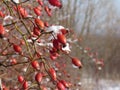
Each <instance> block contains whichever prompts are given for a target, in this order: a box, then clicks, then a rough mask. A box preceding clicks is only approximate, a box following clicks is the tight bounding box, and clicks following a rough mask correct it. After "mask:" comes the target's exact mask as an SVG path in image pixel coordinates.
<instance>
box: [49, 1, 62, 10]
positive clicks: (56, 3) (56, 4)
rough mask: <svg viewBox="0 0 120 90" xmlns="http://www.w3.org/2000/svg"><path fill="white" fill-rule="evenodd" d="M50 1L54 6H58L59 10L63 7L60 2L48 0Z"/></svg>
mask: <svg viewBox="0 0 120 90" xmlns="http://www.w3.org/2000/svg"><path fill="white" fill-rule="evenodd" d="M48 1H49V3H50V4H51V5H53V6H56V7H59V8H61V7H62V4H61V2H60V0H48Z"/></svg>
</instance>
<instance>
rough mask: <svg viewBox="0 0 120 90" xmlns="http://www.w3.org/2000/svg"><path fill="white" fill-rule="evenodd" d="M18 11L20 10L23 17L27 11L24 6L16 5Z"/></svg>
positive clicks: (26, 14)
mask: <svg viewBox="0 0 120 90" xmlns="http://www.w3.org/2000/svg"><path fill="white" fill-rule="evenodd" d="M18 11H19V12H20V14H21V16H22V17H23V18H26V17H27V16H28V13H27V11H26V10H25V9H24V8H22V7H21V6H18Z"/></svg>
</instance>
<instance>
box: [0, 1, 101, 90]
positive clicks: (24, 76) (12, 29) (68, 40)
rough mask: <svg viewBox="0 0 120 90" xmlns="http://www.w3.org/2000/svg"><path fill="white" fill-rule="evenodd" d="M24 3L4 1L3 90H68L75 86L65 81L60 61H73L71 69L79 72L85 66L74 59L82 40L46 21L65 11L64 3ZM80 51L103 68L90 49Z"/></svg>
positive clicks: (0, 38)
mask: <svg viewBox="0 0 120 90" xmlns="http://www.w3.org/2000/svg"><path fill="white" fill-rule="evenodd" d="M20 1H21V2H19V0H11V1H9V0H1V1H0V68H3V70H1V72H0V73H1V75H0V80H1V83H0V87H1V88H2V90H28V89H31V90H48V88H49V89H51V90H68V89H69V88H71V87H72V86H73V85H72V83H71V82H70V81H66V80H65V79H61V77H62V75H63V74H65V72H61V68H63V66H61V65H60V62H58V60H59V58H60V57H64V56H66V57H69V60H71V65H72V64H73V65H74V67H75V68H77V69H78V71H79V69H80V68H82V67H83V64H82V62H81V60H80V59H78V58H77V57H75V56H72V55H71V52H72V51H71V48H72V43H76V42H79V39H77V38H72V37H69V34H70V32H71V30H69V29H68V28H65V27H63V26H61V25H54V24H51V25H50V24H49V22H47V21H45V18H44V17H46V18H50V17H51V16H52V14H54V13H55V12H54V11H55V9H60V8H62V2H61V1H60V0H26V1H22V0H20ZM50 23H51V22H50ZM79 49H80V50H83V52H84V53H85V54H86V56H88V57H90V58H92V59H94V61H95V62H96V64H97V65H98V66H102V65H103V60H99V59H97V58H96V55H95V54H93V53H92V52H91V50H90V49H89V48H82V47H79ZM64 60H65V58H64ZM59 72H61V74H60V75H59ZM60 76H61V77H60ZM62 78H64V77H62ZM48 85H49V87H48Z"/></svg>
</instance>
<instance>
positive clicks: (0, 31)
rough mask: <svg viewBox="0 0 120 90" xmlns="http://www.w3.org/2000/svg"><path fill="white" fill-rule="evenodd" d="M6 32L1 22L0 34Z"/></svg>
mask: <svg viewBox="0 0 120 90" xmlns="http://www.w3.org/2000/svg"><path fill="white" fill-rule="evenodd" d="M4 34H5V29H4V27H3V25H2V24H0V35H4Z"/></svg>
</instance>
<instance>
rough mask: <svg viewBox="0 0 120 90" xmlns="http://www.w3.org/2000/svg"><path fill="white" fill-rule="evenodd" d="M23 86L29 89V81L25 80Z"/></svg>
mask: <svg viewBox="0 0 120 90" xmlns="http://www.w3.org/2000/svg"><path fill="white" fill-rule="evenodd" d="M23 88H24V89H27V88H28V82H27V81H24V83H23Z"/></svg>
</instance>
